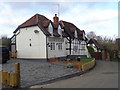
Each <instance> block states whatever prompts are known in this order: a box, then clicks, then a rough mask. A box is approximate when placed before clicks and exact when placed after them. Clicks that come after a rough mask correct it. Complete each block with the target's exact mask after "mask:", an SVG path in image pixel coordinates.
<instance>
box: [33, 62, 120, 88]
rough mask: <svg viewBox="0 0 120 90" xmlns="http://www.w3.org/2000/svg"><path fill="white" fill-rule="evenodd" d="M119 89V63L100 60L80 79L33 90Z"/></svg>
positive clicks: (59, 82)
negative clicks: (54, 89) (50, 89)
mask: <svg viewBox="0 0 120 90" xmlns="http://www.w3.org/2000/svg"><path fill="white" fill-rule="evenodd" d="M41 87H42V88H118V63H117V62H111V61H102V60H98V61H97V63H96V66H95V68H94V69H92V70H91V71H89V72H87V73H85V74H83V75H80V76H78V77H74V78H70V79H66V80H61V81H57V82H54V83H51V84H46V85H36V86H32V87H31V88H41Z"/></svg>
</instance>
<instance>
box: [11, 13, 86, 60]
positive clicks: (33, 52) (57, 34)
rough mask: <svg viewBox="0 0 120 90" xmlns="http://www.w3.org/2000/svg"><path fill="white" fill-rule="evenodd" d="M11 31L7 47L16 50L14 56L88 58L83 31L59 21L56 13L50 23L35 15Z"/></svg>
mask: <svg viewBox="0 0 120 90" xmlns="http://www.w3.org/2000/svg"><path fill="white" fill-rule="evenodd" d="M13 33H14V35H13V37H12V38H11V50H12V51H14V50H16V51H17V58H21V59H50V58H59V59H63V58H66V57H68V56H81V57H88V50H87V47H86V41H87V38H86V36H85V31H84V30H80V29H79V28H77V27H76V26H75V25H74V24H72V23H70V22H66V21H62V20H60V21H59V17H57V14H55V16H54V17H53V22H52V21H51V20H49V19H48V18H46V17H45V16H43V15H40V14H36V15H34V16H32V17H31V18H30V19H28V20H27V21H25V22H24V23H22V24H21V25H19V26H18V27H17V29H16V30H15V31H14V32H13Z"/></svg>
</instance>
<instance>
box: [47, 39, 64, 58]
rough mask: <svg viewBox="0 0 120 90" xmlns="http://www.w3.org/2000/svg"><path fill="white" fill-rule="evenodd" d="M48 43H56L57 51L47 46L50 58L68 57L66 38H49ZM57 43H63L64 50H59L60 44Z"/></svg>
mask: <svg viewBox="0 0 120 90" xmlns="http://www.w3.org/2000/svg"><path fill="white" fill-rule="evenodd" d="M47 42H48V43H49V45H50V44H51V43H55V50H51V49H50V47H49V45H48V46H47V48H48V58H53V57H64V56H66V45H65V40H64V38H60V37H47ZM57 43H62V50H59V49H58V44H57Z"/></svg>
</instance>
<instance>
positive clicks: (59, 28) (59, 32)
mask: <svg viewBox="0 0 120 90" xmlns="http://www.w3.org/2000/svg"><path fill="white" fill-rule="evenodd" d="M58 34H60V36H62V29H61V27H60V25H59V27H58Z"/></svg>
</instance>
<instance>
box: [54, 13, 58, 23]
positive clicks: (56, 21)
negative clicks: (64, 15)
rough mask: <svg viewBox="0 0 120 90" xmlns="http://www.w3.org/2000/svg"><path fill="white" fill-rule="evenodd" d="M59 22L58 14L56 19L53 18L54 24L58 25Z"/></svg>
mask: <svg viewBox="0 0 120 90" xmlns="http://www.w3.org/2000/svg"><path fill="white" fill-rule="evenodd" d="M58 22H59V18H58V17H57V14H55V17H53V23H54V24H57V23H58Z"/></svg>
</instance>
